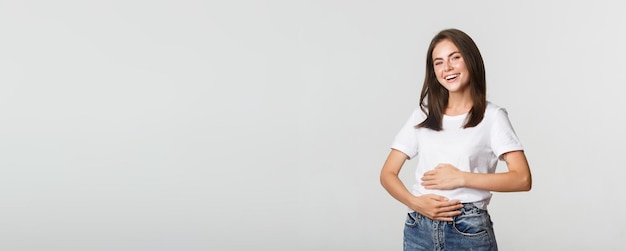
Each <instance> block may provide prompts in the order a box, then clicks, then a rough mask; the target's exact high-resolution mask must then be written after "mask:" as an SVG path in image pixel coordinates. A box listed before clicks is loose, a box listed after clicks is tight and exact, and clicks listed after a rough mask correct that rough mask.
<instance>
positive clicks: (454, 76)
mask: <svg viewBox="0 0 626 251" xmlns="http://www.w3.org/2000/svg"><path fill="white" fill-rule="evenodd" d="M452 78H456V75H450V76H447V77H446V80H450V79H452Z"/></svg>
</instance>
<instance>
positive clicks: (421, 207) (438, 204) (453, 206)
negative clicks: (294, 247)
mask: <svg viewBox="0 0 626 251" xmlns="http://www.w3.org/2000/svg"><path fill="white" fill-rule="evenodd" d="M408 204H409V205H408V206H409V207H410V208H411V209H413V210H415V211H417V212H418V213H420V214H422V215H424V216H426V217H428V218H430V219H433V220H439V221H452V217H454V216H457V215H459V214H461V211H460V210H459V209H461V208H462V207H463V204H461V202H460V201H458V200H448V198H446V197H443V196H440V195H435V194H426V195H421V196H416V197H413V198H412V199H411V200H409V203H408Z"/></svg>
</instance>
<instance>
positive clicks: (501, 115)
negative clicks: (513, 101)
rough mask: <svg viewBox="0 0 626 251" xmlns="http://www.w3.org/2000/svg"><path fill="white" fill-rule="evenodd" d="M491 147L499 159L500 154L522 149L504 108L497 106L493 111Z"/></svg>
mask: <svg viewBox="0 0 626 251" xmlns="http://www.w3.org/2000/svg"><path fill="white" fill-rule="evenodd" d="M491 129H492V130H491V148H492V150H493V152H494V153H495V154H496V156H498V158H499V159H501V156H502V154H504V153H507V152H511V151H518V150H524V147H523V146H522V143H521V142H520V140H519V138H518V137H517V134H516V133H515V130H514V129H513V125H511V121H510V120H509V115H508V112H507V111H506V109H504V108H498V109H497V110H496V111H495V116H494V122H493V127H492V128H491Z"/></svg>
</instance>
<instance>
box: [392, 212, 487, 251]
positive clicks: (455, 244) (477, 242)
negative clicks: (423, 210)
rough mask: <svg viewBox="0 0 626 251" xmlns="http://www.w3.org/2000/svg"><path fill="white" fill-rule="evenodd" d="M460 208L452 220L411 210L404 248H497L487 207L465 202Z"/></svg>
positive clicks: (436, 250) (476, 250)
mask: <svg viewBox="0 0 626 251" xmlns="http://www.w3.org/2000/svg"><path fill="white" fill-rule="evenodd" d="M460 210H461V214H460V215H458V216H456V217H454V220H453V221H451V222H447V221H437V220H431V219H430V218H428V217H426V216H424V215H421V214H419V213H417V212H411V213H409V214H408V215H407V218H406V222H405V226H404V251H417V250H428V251H456V250H463V251H467V250H473V251H483V250H484V251H497V250H498V245H497V244H496V237H495V235H494V232H493V222H491V217H490V216H489V213H488V212H487V210H483V209H481V208H478V207H476V206H475V205H474V204H473V203H464V204H463V208H461V209H460Z"/></svg>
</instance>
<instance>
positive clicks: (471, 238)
mask: <svg viewBox="0 0 626 251" xmlns="http://www.w3.org/2000/svg"><path fill="white" fill-rule="evenodd" d="M419 104H420V105H419V107H417V108H416V109H415V110H414V111H413V113H412V114H411V116H410V117H409V119H408V121H407V122H406V123H405V125H404V126H403V127H402V128H401V129H400V131H399V132H398V134H397V135H396V137H395V139H394V141H393V143H392V145H391V152H390V153H389V156H388V157H387V160H386V161H385V164H384V165H383V168H382V171H381V173H380V181H381V183H382V185H383V187H384V188H385V189H386V190H387V191H388V192H389V194H391V196H393V197H394V198H395V199H397V200H398V201H400V202H402V203H403V204H405V205H406V206H407V207H408V208H409V213H408V216H407V218H406V222H405V228H404V250H405V251H408V250H446V251H452V250H497V249H498V248H497V244H496V239H495V235H494V232H493V227H492V222H491V219H490V216H489V213H488V212H487V205H488V204H489V200H490V199H491V191H495V192H515V191H529V190H530V188H531V184H532V182H531V174H530V169H529V166H528V162H527V160H526V156H525V154H524V152H523V147H522V144H521V143H520V141H519V139H518V137H517V135H516V134H515V131H514V130H513V127H512V125H511V123H510V121H509V118H508V115H507V112H506V110H505V109H504V108H501V107H499V106H497V105H495V104H493V103H491V102H489V101H487V100H486V81H485V67H484V64H483V60H482V56H481V54H480V51H479V50H478V47H477V46H476V44H475V43H474V41H473V40H472V39H471V38H470V37H469V36H468V35H467V34H465V33H464V32H463V31H460V30H458V29H446V30H442V31H441V32H439V33H438V34H437V35H436V36H435V37H434V38H433V39H432V41H431V43H430V46H429V48H428V53H427V56H426V74H425V78H424V86H423V87H422V93H421V95H420V103H419ZM411 158H417V169H416V173H415V178H416V181H415V184H414V185H413V186H412V189H411V191H409V190H408V189H407V188H406V186H405V185H404V184H403V183H402V181H401V180H400V179H399V177H398V173H399V172H400V169H401V168H402V166H403V165H404V163H405V161H406V160H407V159H411ZM498 160H503V161H505V162H506V165H507V167H508V171H506V172H499V173H495V169H496V166H497V162H498Z"/></svg>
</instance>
